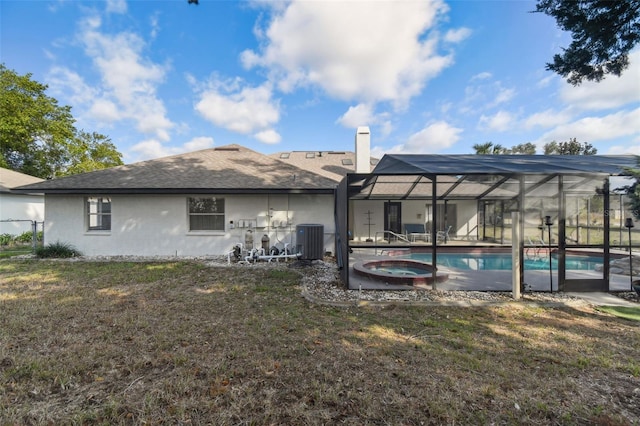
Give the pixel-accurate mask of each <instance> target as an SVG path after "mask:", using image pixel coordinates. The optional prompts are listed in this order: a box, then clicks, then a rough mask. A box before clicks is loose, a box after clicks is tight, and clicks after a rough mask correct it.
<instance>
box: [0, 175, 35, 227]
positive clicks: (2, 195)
mask: <svg viewBox="0 0 640 426" xmlns="http://www.w3.org/2000/svg"><path fill="white" fill-rule="evenodd" d="M38 182H42V179H40V178H37V177H34V176H30V175H26V174H24V173H18V172H15V171H13V170H9V169H5V168H2V167H0V234H11V235H19V234H22V233H23V232H27V231H31V230H32V225H33V222H42V221H43V220H44V195H43V194H42V193H37V192H35V193H34V192H27V193H17V192H15V191H13V189H14V188H16V187H18V186H23V185H28V184H34V183H38Z"/></svg>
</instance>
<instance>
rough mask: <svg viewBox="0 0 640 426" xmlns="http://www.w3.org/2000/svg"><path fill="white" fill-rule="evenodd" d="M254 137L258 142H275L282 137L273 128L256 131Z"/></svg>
mask: <svg viewBox="0 0 640 426" xmlns="http://www.w3.org/2000/svg"><path fill="white" fill-rule="evenodd" d="M253 137H254V138H256V139H257V140H259V141H260V142H264V143H267V144H277V143H279V142H280V140H281V139H282V138H281V137H280V133H278V132H276V131H275V130H273V129H269V130H263V131H262V132H258V133H256V134H255V135H253Z"/></svg>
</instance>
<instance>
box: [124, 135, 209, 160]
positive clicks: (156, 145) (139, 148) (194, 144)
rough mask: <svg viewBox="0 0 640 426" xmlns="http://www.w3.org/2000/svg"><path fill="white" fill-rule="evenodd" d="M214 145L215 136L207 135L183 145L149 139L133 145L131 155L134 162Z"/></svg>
mask: <svg viewBox="0 0 640 426" xmlns="http://www.w3.org/2000/svg"><path fill="white" fill-rule="evenodd" d="M213 145H214V142H213V138H211V137H206V136H200V137H196V138H193V139H191V140H190V141H188V142H186V143H184V144H183V145H181V146H165V145H163V144H162V142H160V141H159V140H157V139H147V140H144V141H142V142H139V143H137V144H135V145H134V146H132V147H131V149H130V151H131V152H132V153H133V154H134V155H129V157H132V158H133V160H132V162H135V161H144V160H150V159H153V158H160V157H167V156H169V155H177V154H182V153H185V152H192V151H199V150H201V149H207V148H211V147H213Z"/></svg>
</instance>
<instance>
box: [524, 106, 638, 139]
mask: <svg viewBox="0 0 640 426" xmlns="http://www.w3.org/2000/svg"><path fill="white" fill-rule="evenodd" d="M639 136H640V108H636V109H635V110H631V111H619V112H616V113H614V114H609V115H605V116H602V117H583V118H580V119H578V120H575V121H572V122H570V123H566V124H563V125H560V126H558V127H556V128H554V129H553V130H551V131H549V132H547V133H545V134H543V135H542V136H541V137H540V138H539V139H538V141H536V142H537V144H538V145H542V144H545V143H547V142H551V141H553V140H555V141H568V140H569V139H571V138H576V139H577V140H578V141H580V142H589V143H594V142H597V141H608V140H613V139H616V138H620V137H631V138H633V137H636V138H638V137H639Z"/></svg>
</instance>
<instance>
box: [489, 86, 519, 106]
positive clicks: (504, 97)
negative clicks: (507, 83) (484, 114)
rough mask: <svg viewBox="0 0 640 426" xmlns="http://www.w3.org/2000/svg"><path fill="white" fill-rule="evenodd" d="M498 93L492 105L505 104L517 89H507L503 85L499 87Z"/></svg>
mask: <svg viewBox="0 0 640 426" xmlns="http://www.w3.org/2000/svg"><path fill="white" fill-rule="evenodd" d="M498 89H499V90H498V94H497V95H496V97H495V98H494V100H493V102H492V104H491V105H492V106H496V105H500V104H503V103H505V102H509V101H510V100H511V99H513V97H514V96H515V94H516V91H515V90H514V89H505V88H503V87H499V88H498Z"/></svg>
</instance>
